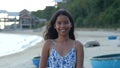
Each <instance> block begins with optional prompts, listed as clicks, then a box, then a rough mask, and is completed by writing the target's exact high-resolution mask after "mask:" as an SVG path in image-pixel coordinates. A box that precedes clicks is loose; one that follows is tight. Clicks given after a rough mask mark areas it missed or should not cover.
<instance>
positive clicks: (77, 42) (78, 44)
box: [75, 40, 83, 48]
mask: <svg viewBox="0 0 120 68" xmlns="http://www.w3.org/2000/svg"><path fill="white" fill-rule="evenodd" d="M75 44H76V48H83V44H82V43H81V42H80V41H79V40H75Z"/></svg>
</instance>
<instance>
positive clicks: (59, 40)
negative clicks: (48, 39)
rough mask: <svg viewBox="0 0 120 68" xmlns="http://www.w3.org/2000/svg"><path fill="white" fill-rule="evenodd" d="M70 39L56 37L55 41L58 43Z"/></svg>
mask: <svg viewBox="0 0 120 68" xmlns="http://www.w3.org/2000/svg"><path fill="white" fill-rule="evenodd" d="M69 39H70V38H69V37H58V38H57V39H56V41H58V42H67V41H68V40H69Z"/></svg>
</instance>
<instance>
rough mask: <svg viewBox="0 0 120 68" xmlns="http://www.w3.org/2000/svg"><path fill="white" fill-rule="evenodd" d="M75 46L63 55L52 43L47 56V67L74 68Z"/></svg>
mask: <svg viewBox="0 0 120 68" xmlns="http://www.w3.org/2000/svg"><path fill="white" fill-rule="evenodd" d="M75 65H76V48H75V47H73V48H72V49H71V50H70V51H69V52H68V53H67V54H66V55H65V56H64V57H63V56H61V55H60V54H59V53H58V52H57V50H56V49H55V48H54V45H52V48H51V53H50V56H49V68H75Z"/></svg>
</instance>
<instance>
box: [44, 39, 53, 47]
mask: <svg viewBox="0 0 120 68" xmlns="http://www.w3.org/2000/svg"><path fill="white" fill-rule="evenodd" d="M52 43H53V40H52V39H47V40H45V43H44V47H46V48H50V47H51V45H52Z"/></svg>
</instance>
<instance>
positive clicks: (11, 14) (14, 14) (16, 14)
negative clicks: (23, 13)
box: [8, 12, 19, 16]
mask: <svg viewBox="0 0 120 68" xmlns="http://www.w3.org/2000/svg"><path fill="white" fill-rule="evenodd" d="M8 16H19V12H8Z"/></svg>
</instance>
